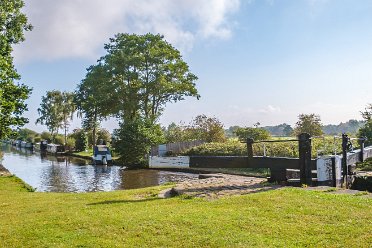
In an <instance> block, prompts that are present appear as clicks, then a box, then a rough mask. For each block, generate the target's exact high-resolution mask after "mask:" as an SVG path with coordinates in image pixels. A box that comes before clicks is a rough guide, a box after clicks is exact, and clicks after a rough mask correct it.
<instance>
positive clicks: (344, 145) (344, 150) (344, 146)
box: [342, 133, 349, 180]
mask: <svg viewBox="0 0 372 248" xmlns="http://www.w3.org/2000/svg"><path fill="white" fill-rule="evenodd" d="M348 141H349V137H348V136H347V134H345V133H343V134H342V176H343V178H344V180H345V178H346V177H347V174H348V173H347V143H348Z"/></svg>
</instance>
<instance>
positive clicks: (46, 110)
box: [36, 90, 76, 144]
mask: <svg viewBox="0 0 372 248" xmlns="http://www.w3.org/2000/svg"><path fill="white" fill-rule="evenodd" d="M75 109H76V107H75V103H74V94H73V93H70V92H60V91H58V90H53V91H48V92H47V94H46V96H43V97H42V100H41V104H40V108H38V109H37V111H38V112H39V115H40V117H39V118H38V119H37V120H36V123H40V124H43V125H46V126H47V128H48V130H49V131H50V132H51V134H52V137H53V139H54V138H55V135H56V134H58V130H59V129H60V128H63V129H64V133H65V134H64V144H66V142H67V131H68V127H69V125H70V120H72V117H73V114H74V112H75Z"/></svg>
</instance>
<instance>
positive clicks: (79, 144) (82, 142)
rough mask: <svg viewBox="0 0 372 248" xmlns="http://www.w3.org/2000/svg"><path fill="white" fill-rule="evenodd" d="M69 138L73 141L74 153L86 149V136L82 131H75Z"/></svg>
mask: <svg viewBox="0 0 372 248" xmlns="http://www.w3.org/2000/svg"><path fill="white" fill-rule="evenodd" d="M70 137H71V138H73V139H75V150H76V151H85V150H86V149H87V148H88V136H87V134H86V132H85V130H84V129H75V130H74V131H73V133H72V134H70Z"/></svg>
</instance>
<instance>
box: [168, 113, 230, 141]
mask: <svg viewBox="0 0 372 248" xmlns="http://www.w3.org/2000/svg"><path fill="white" fill-rule="evenodd" d="M163 132H164V136H165V138H166V143H176V142H183V141H192V140H203V141H206V142H223V141H225V140H226V138H225V131H224V129H223V124H222V123H221V122H220V121H219V120H218V119H217V118H215V117H208V116H206V115H198V116H196V117H195V118H194V119H193V120H192V121H191V122H190V123H189V125H176V124H175V123H171V124H170V125H169V126H168V128H164V129H163Z"/></svg>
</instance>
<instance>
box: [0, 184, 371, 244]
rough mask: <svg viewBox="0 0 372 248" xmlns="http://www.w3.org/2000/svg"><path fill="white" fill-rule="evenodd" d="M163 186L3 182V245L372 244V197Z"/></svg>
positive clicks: (0, 229)
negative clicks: (45, 187) (101, 188)
mask: <svg viewBox="0 0 372 248" xmlns="http://www.w3.org/2000/svg"><path fill="white" fill-rule="evenodd" d="M164 187H165V186H162V187H155V188H145V189H139V190H128V191H115V192H97V193H84V194H76V193H36V192H32V193H30V192H27V190H26V189H25V188H24V187H23V184H22V182H21V181H20V180H18V179H17V178H15V177H0V199H1V201H0V247H157V246H162V247H251V246H256V247H257V246H258V247H304V246H306V247H370V244H371V243H372V236H371V235H372V234H371V232H370V230H372V223H371V220H372V208H371V206H372V205H371V204H372V201H371V199H367V198H365V197H362V196H357V197H356V196H350V195H334V194H331V193H325V192H314V191H306V190H303V189H295V188H287V189H282V190H275V191H267V192H263V193H256V194H250V195H245V196H236V197H228V198H223V199H219V200H213V201H208V200H204V199H198V198H192V199H188V198H187V197H176V198H171V199H157V198H156V194H157V192H158V191H159V190H161V189H163V188H164Z"/></svg>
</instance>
